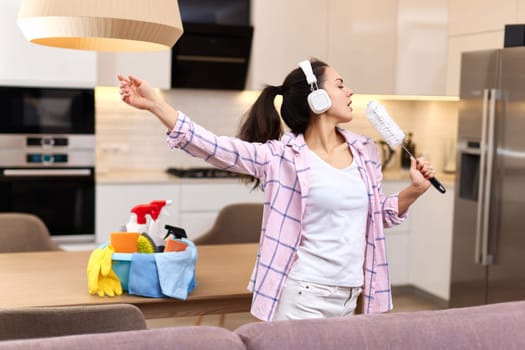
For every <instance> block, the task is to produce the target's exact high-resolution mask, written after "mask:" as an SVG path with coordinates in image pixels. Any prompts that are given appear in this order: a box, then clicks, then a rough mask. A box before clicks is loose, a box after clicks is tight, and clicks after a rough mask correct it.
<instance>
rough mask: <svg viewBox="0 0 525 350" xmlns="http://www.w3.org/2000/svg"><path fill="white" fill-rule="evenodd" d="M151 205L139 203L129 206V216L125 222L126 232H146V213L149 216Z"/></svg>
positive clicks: (147, 228) (147, 227)
mask: <svg viewBox="0 0 525 350" xmlns="http://www.w3.org/2000/svg"><path fill="white" fill-rule="evenodd" d="M151 211H152V206H151V205H149V204H139V205H136V206H134V207H133V208H131V216H130V217H129V221H128V223H127V224H126V231H127V232H139V233H143V232H146V233H148V230H149V226H148V220H147V217H146V215H148V214H149V215H150V216H151Z"/></svg>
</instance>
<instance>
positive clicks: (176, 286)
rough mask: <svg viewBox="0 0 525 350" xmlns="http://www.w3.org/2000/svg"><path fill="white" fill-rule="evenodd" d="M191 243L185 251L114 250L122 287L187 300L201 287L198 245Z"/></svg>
mask: <svg viewBox="0 0 525 350" xmlns="http://www.w3.org/2000/svg"><path fill="white" fill-rule="evenodd" d="M180 241H182V242H184V243H186V244H187V247H186V249H185V250H183V251H177V252H164V253H151V254H145V253H113V256H112V268H113V271H115V274H116V275H117V276H118V278H119V280H120V283H121V285H122V290H125V291H127V292H128V293H129V294H133V295H140V296H145V297H151V298H165V297H171V298H177V299H182V300H186V299H187V297H188V294H189V293H191V292H192V291H193V290H194V289H195V287H196V286H197V281H196V279H195V264H196V262H197V257H198V253H197V247H196V246H195V244H194V243H193V242H192V241H190V240H188V239H186V238H181V239H180Z"/></svg>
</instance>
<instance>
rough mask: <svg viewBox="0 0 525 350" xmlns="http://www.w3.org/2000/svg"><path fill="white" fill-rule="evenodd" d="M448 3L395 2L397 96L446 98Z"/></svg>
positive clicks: (428, 0)
mask: <svg viewBox="0 0 525 350" xmlns="http://www.w3.org/2000/svg"><path fill="white" fill-rule="evenodd" d="M447 3H448V2H447V1H444V0H425V1H420V0H397V47H396V58H395V64H396V68H395V93H396V94H399V95H424V96H432V95H434V96H441V95H445V87H446V78H445V77H446V74H445V73H446V63H447V45H448V34H447V30H448V6H447Z"/></svg>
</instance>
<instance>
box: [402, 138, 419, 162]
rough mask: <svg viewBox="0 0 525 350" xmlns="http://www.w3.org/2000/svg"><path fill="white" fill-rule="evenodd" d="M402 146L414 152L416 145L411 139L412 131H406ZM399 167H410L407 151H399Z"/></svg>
mask: <svg viewBox="0 0 525 350" xmlns="http://www.w3.org/2000/svg"><path fill="white" fill-rule="evenodd" d="M403 146H405V147H406V149H407V150H409V151H410V153H412V154H413V155H415V154H416V145H415V144H414V142H413V141H412V133H411V132H409V133H408V137H407V138H406V139H405V140H404V141H403ZM401 168H403V169H410V155H409V154H408V152H401Z"/></svg>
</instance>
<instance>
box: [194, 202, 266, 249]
mask: <svg viewBox="0 0 525 350" xmlns="http://www.w3.org/2000/svg"><path fill="white" fill-rule="evenodd" d="M262 213H263V204H262V203H235V204H230V205H227V206H225V207H224V208H222V209H221V210H220V211H219V214H218V216H217V219H216V220H215V222H214V224H213V226H212V228H211V229H210V230H209V231H208V232H206V233H204V234H203V235H202V236H200V237H197V238H196V239H195V240H194V241H193V242H194V243H195V244H197V245H199V244H230V243H258V242H259V237H260V235H261V221H262Z"/></svg>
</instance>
